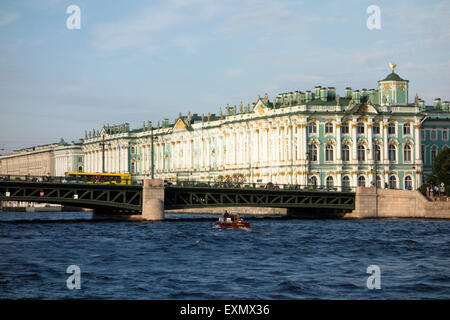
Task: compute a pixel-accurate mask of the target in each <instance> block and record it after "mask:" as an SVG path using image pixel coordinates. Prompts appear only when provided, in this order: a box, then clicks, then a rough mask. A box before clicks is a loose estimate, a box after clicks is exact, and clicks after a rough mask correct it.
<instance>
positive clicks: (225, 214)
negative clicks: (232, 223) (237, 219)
mask: <svg viewBox="0 0 450 320" xmlns="http://www.w3.org/2000/svg"><path fill="white" fill-rule="evenodd" d="M229 217H230V214H229V213H228V211H227V210H225V213H224V214H223V222H227V218H229Z"/></svg>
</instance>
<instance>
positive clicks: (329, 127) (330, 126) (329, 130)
mask: <svg viewBox="0 0 450 320" xmlns="http://www.w3.org/2000/svg"><path fill="white" fill-rule="evenodd" d="M325 133H333V124H332V123H331V122H327V123H326V124H325Z"/></svg>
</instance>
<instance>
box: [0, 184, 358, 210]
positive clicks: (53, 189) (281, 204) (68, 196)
mask: <svg viewBox="0 0 450 320" xmlns="http://www.w3.org/2000/svg"><path fill="white" fill-rule="evenodd" d="M292 189H294V190H292ZM292 189H291V190H290V189H280V190H276V189H271V190H266V189H261V188H243V187H213V186H200V187H198V186H167V187H165V190H164V208H165V209H184V208H205V207H230V206H236V207H277V208H324V209H327V208H328V209H345V210H353V209H354V208H355V193H354V192H337V191H314V190H304V189H303V190H295V188H292ZM0 201H23V202H40V203H53V204H63V205H70V206H76V207H81V208H92V209H95V210H98V211H107V212H111V213H114V212H119V213H140V212H142V185H116V184H84V183H81V184H80V183H60V182H56V183H52V182H28V181H0Z"/></svg>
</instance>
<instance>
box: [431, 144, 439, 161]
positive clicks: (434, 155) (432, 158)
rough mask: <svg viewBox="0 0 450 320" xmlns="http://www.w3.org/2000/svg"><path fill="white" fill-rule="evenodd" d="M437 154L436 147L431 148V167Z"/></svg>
mask: <svg viewBox="0 0 450 320" xmlns="http://www.w3.org/2000/svg"><path fill="white" fill-rule="evenodd" d="M437 154H438V148H437V147H436V146H432V147H431V165H433V163H434V159H436V157H437Z"/></svg>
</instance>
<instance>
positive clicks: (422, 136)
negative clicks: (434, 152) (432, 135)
mask: <svg viewBox="0 0 450 320" xmlns="http://www.w3.org/2000/svg"><path fill="white" fill-rule="evenodd" d="M420 140H421V141H424V140H425V130H424V129H420Z"/></svg>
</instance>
